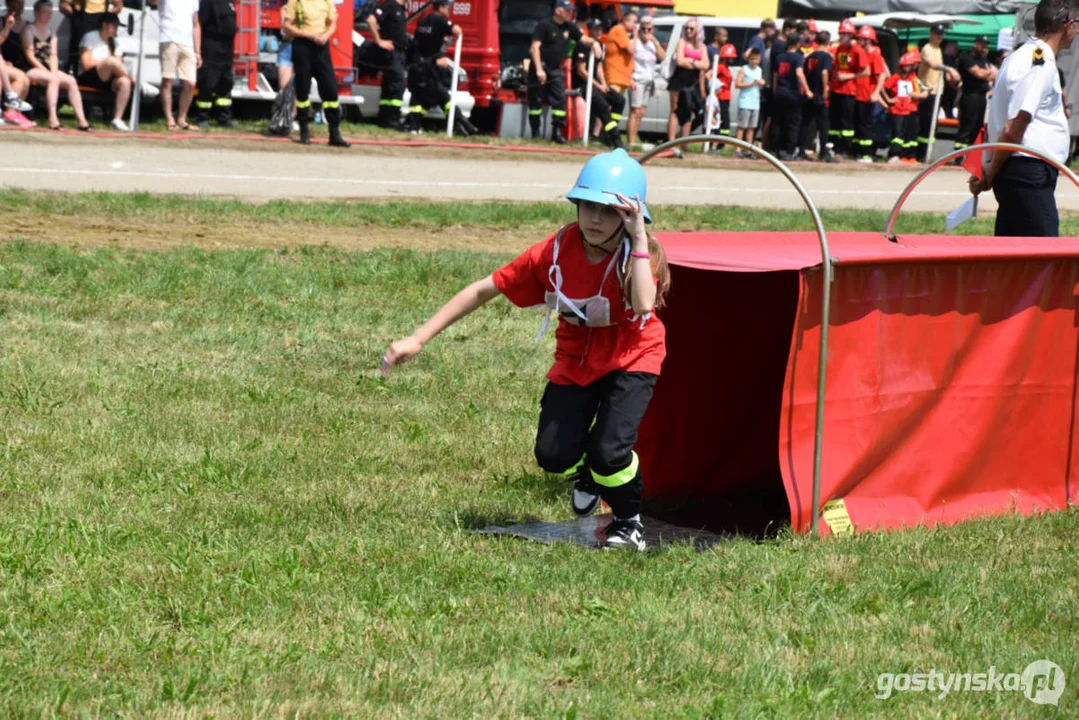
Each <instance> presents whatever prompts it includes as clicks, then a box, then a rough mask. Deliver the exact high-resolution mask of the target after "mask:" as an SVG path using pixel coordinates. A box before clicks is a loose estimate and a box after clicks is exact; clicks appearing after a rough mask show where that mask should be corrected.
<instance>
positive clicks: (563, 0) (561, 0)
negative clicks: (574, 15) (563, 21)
mask: <svg viewBox="0 0 1079 720" xmlns="http://www.w3.org/2000/svg"><path fill="white" fill-rule="evenodd" d="M554 8H555V10H557V9H558V8H562V9H563V10H568V11H570V12H574V11H575V10H576V9H577V6H576V5H574V4H573V3H572V2H570V0H558V2H556V3H555V4H554Z"/></svg>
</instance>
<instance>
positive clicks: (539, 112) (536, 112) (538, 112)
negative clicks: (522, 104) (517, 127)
mask: <svg viewBox="0 0 1079 720" xmlns="http://www.w3.org/2000/svg"><path fill="white" fill-rule="evenodd" d="M528 114H529V115H542V114H543V108H533V109H531V110H529V111H528Z"/></svg>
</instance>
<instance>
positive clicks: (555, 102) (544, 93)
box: [528, 67, 566, 138]
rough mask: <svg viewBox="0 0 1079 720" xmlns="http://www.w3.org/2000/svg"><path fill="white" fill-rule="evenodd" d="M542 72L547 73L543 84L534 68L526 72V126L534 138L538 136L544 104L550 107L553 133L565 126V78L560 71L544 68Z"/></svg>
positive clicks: (560, 130)
mask: <svg viewBox="0 0 1079 720" xmlns="http://www.w3.org/2000/svg"><path fill="white" fill-rule="evenodd" d="M544 70H545V71H546V72H547V82H544V83H541V82H540V81H539V78H538V77H537V76H536V71H535V69H534V68H530V69H529V71H528V124H529V126H530V127H531V128H532V137H534V138H537V137H539V136H540V120H541V119H542V117H543V104H544V103H547V104H548V105H550V106H551V127H552V128H553V132H562V128H563V127H565V125H566V76H565V74H563V72H562V70H561V69H553V68H547V67H544Z"/></svg>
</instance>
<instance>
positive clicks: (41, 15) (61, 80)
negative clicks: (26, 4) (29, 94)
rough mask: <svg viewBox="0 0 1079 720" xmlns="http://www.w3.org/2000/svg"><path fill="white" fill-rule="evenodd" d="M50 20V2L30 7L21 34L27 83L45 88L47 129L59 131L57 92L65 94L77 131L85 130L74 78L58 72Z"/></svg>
mask: <svg viewBox="0 0 1079 720" xmlns="http://www.w3.org/2000/svg"><path fill="white" fill-rule="evenodd" d="M50 20H52V0H37V2H35V3H34V22H33V23H32V24H28V25H27V26H26V27H25V28H23V31H22V47H23V52H25V53H26V62H27V63H28V64H29V66H30V69H29V70H28V71H27V72H26V75H27V77H29V78H30V83H31V84H33V85H37V86H39V87H43V88H45V104H46V106H47V108H48V111H49V127H50V128H51V129H53V130H59V129H60V128H61V125H60V119H59V118H58V117H57V116H56V106H57V105H58V104H59V98H60V91H61V90H63V91H64V92H66V93H67V100H68V102H69V103H71V107H72V108H74V110H75V120H76V121H77V122H78V128H79V130H84V131H85V130H89V129H90V123H88V122H86V115H84V114H83V112H82V93H80V92H79V85H78V83H76V82H75V78H73V77H71V76H70V75H68V74H67V73H65V72H60V61H59V59H58V57H57V54H56V35H55V34H54V33H53V31H52V30H51V29H50V28H49V21H50Z"/></svg>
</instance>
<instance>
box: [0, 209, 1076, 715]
mask: <svg viewBox="0 0 1079 720" xmlns="http://www.w3.org/2000/svg"><path fill="white" fill-rule="evenodd" d="M28 200H29V202H31V203H37V202H43V203H44V202H49V203H53V204H54V205H57V206H62V204H61V203H60V201H59V200H57V199H55V198H49V197H47V196H46V198H45V199H42V200H39V199H37V196H32V197H31V198H28ZM85 201H86V200H85V199H81V200H77V201H75V200H73V201H71V202H72V203H76V204H77V203H78V202H85ZM5 202H7V200H5ZM115 202H121V201H120V200H115ZM131 202H136V203H137V202H142V203H145V202H146V200H145V199H141V200H140V199H138V198H134V199H132V200H131ZM184 202H185V203H190V204H188V205H185V206H184V207H185V208H187V210H185V211H191V212H195V211H198V212H203V211H204V210H203V209H204V208H208V207H213V206H212V205H207V204H202V203H206V202H208V201H201V200H200V201H184ZM73 206H74V205H67V206H66V207H68V208H71V207H73ZM282 212H285V211H282ZM289 212H291V211H289ZM296 212H306V211H304V210H296ZM356 212H359V211H356ZM431 212H436V211H435V210H432V211H431ZM492 212H493V211H492ZM765 220H767V218H765ZM503 260H505V258H504V257H501V256H490V255H479V254H467V253H453V252H437V253H417V252H409V251H375V252H366V253H356V254H345V253H340V252H335V251H329V250H322V249H313V250H312V249H302V250H298V251H285V250H278V251H271V250H265V251H242V252H232V251H229V252H202V251H198V250H193V249H192V250H182V251H171V252H162V253H139V252H122V251H84V250H79V249H76V248H65V247H54V246H45V245H37V244H31V243H25V242H19V241H15V242H9V243H7V244H4V245H2V246H0V337H2V338H3V343H2V345H0V509H2V512H0V717H5V718H6V717H14V718H19V717H39V716H44V717H50V716H64V717H98V716H102V717H112V716H122V717H132V718H143V717H185V718H186V717H210V716H212V717H253V716H255V717H304V718H311V717H384V716H397V717H415V716H421V717H469V716H480V717H491V716H496V717H519V716H529V717H562V716H566V717H582V718H583V717H655V718H668V717H691V718H697V717H728V716H734V717H777V718H787V717H803V716H813V717H868V716H899V717H911V718H915V717H924V716H947V717H957V716H958V717H1013V716H1031V717H1050V716H1052V717H1065V716H1071V715H1074V713H1075V708H1076V707H1079V705H1077V703H1079V697H1077V694H1076V690H1075V688H1076V685H1077V683H1079V655H1077V652H1076V647H1075V638H1076V637H1077V632H1079V627H1077V619H1076V618H1077V617H1079V600H1077V598H1079V572H1077V569H1079V568H1077V561H1076V557H1077V554H1076V551H1077V549H1079V548H1077V541H1079V522H1077V520H1079V516H1077V515H1076V513H1075V512H1074V511H1069V512H1063V513H1059V514H1054V515H1049V516H1044V517H1039V518H1033V519H1021V518H1016V517H1005V518H998V519H992V520H984V521H979V522H972V523H968V524H965V525H962V526H958V527H953V528H942V529H936V530H931V531H930V530H924V529H922V530H912V531H909V532H906V533H904V534H893V535H878V534H867V535H863V536H859V537H855V538H849V539H833V540H828V541H823V542H821V541H815V540H812V539H807V538H803V537H795V536H792V535H790V533H789V532H780V533H779V535H778V536H777V537H774V538H771V539H768V540H765V541H762V542H754V541H751V540H749V539H737V540H734V541H732V542H729V543H726V544H723V545H721V546H718V547H715V548H713V549H711V550H708V551H705V552H697V551H694V550H692V549H691V548H689V547H685V546H679V547H673V548H667V549H663V550H659V551H656V552H651V553H646V554H641V555H622V554H603V553H599V552H595V551H589V550H586V549H583V548H577V547H571V546H564V545H561V546H552V547H548V546H543V545H538V544H532V543H527V542H524V541H519V540H515V539H510V538H499V537H491V536H481V535H477V534H475V533H473V532H471V530H472V529H473V528H476V527H480V526H483V525H486V524H488V523H499V524H504V523H509V522H513V521H522V520H527V519H535V518H539V519H548V520H561V519H568V518H569V517H570V511H569V508H568V503H567V502H566V500H567V497H566V495H565V489H564V488H562V487H560V486H559V485H558V483H557V482H555V481H552V480H549V479H546V478H544V477H543V475H542V474H541V473H540V472H539V471H538V470H537V468H536V467H535V466H534V464H533V461H532V458H531V441H532V437H533V432H534V423H535V418H536V415H537V412H538V398H539V394H540V392H541V390H542V384H543V380H542V375H543V373H544V371H545V369H546V367H547V364H548V361H549V356H550V351H551V343H550V340H551V337H550V334H549V335H548V338H547V340H546V341H545V344H544V346H543V347H541V348H539V349H536V348H535V346H534V342H533V338H534V336H535V331H536V329H537V324H538V322H539V318H538V317H537V316H536V315H534V314H530V313H527V312H522V311H518V310H514V309H511V308H510V306H509V305H508V304H507V303H505V302H504V301H496V302H494V303H492V304H491V305H490V306H488V307H486V308H484V309H483V310H481V311H479V312H477V313H476V314H475V315H474V316H472V317H470V318H468V319H466V320H465V321H463V322H462V323H460V324H459V325H458V326H455V327H454V328H452V329H451V330H449V331H448V332H447V333H446V334H445V336H443V337H441V338H440V339H439V340H437V341H436V342H435V343H433V344H432V345H431V346H430V347H429V348H428V349H427V350H426V351H425V352H424V354H423V355H421V356H420V357H419V358H418V359H417V360H416V361H415V362H414V363H413V364H411V365H409V366H405V367H403V368H401V369H400V371H396V372H394V374H393V375H392V376H391V377H390V378H389V379H382V378H380V377H379V376H378V373H377V366H378V362H379V359H380V357H381V353H382V350H383V348H384V346H385V344H386V342H387V341H388V340H390V339H391V338H393V337H395V336H398V335H401V334H402V333H405V332H407V331H409V330H410V329H411V328H412V327H413V326H414V325H416V324H417V323H418V322H420V321H421V320H422V319H423V318H425V317H426V316H427V315H428V314H429V313H430V312H432V311H433V310H434V309H435V308H436V307H437V306H438V304H439V303H440V302H441V301H442V300H444V299H445V298H446V297H448V296H449V295H450V294H451V293H452V292H453V291H454V290H455V289H457V288H458V287H460V286H461V285H463V284H465V283H466V282H468V281H469V280H471V279H472V278H475V277H477V276H479V275H481V274H483V273H486V272H489V271H490V270H491V269H493V268H494V267H496V266H497V265H498V264H499V263H501V262H502V261H503ZM1040 658H1046V659H1050V660H1052V661H1054V662H1056V663H1057V664H1059V665H1060V666H1061V667H1062V668H1063V669H1064V671H1065V673H1067V675H1068V679H1069V684H1068V688H1067V690H1066V692H1065V695H1064V697H1063V698H1062V699H1061V704H1060V708H1059V709H1054V708H1052V707H1039V706H1035V705H1033V704H1031V703H1030V702H1029V701H1027V700H1026V699H1025V698H1023V697H1022V696H1021V695H1020V694H1016V693H969V692H968V693H956V694H953V695H951V696H949V697H946V698H944V699H936V698H935V697H934V696H931V695H930V694H928V693H918V694H913V693H909V694H899V695H897V696H896V697H894V698H892V699H890V700H888V701H882V700H877V699H876V698H875V697H874V694H875V679H876V677H877V675H878V674H879V673H881V672H914V671H928V670H930V669H934V668H935V669H937V670H940V671H944V672H984V671H987V670H988V669H989V666H991V665H992V666H995V667H996V668H998V670H1000V671H1001V672H1021V671H1022V669H1023V668H1024V667H1025V666H1026V665H1027V664H1028V663H1029V662H1031V661H1033V660H1036V659H1040Z"/></svg>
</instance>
